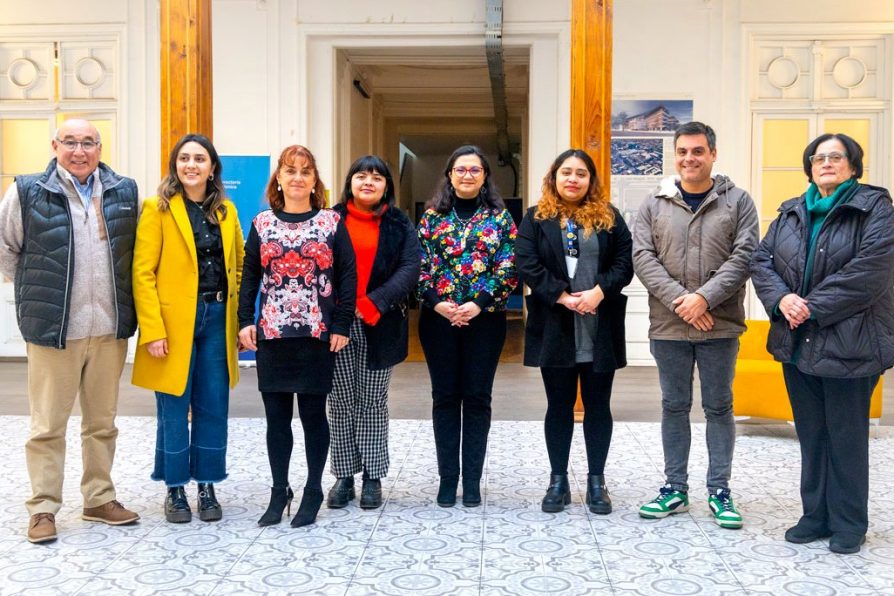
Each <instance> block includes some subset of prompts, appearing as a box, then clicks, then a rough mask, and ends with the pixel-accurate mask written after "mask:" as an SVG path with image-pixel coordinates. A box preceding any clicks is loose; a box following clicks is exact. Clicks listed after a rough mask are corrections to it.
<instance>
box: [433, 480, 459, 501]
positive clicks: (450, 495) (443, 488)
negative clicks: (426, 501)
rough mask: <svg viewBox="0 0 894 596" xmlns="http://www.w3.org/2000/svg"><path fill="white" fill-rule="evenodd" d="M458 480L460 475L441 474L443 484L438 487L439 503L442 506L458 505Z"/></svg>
mask: <svg viewBox="0 0 894 596" xmlns="http://www.w3.org/2000/svg"><path fill="white" fill-rule="evenodd" d="M458 482H459V477H458V476H441V484H440V486H439V487H438V505H440V506H441V507H453V506H454V505H456V484H457V483H458Z"/></svg>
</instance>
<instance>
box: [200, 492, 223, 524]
mask: <svg viewBox="0 0 894 596" xmlns="http://www.w3.org/2000/svg"><path fill="white" fill-rule="evenodd" d="M221 517H223V509H221V507H220V503H218V502H217V497H216V496H214V485H213V484H211V483H209V482H199V519H200V520H202V521H205V522H210V521H217V520H219V519H220V518H221Z"/></svg>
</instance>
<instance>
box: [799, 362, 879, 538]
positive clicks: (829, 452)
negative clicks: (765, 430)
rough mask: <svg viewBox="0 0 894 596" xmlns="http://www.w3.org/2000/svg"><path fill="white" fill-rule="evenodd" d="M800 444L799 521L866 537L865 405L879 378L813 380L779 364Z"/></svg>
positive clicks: (867, 523)
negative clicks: (800, 517)
mask: <svg viewBox="0 0 894 596" xmlns="http://www.w3.org/2000/svg"><path fill="white" fill-rule="evenodd" d="M782 372H783V375H784V376H785V386H786V389H788V395H789V399H790V400H791V402H792V412H793V413H794V416H795V430H796V431H797V432H798V440H799V441H800V443H801V504H802V506H803V508H804V517H803V518H802V520H801V523H802V524H804V525H805V526H807V527H808V528H813V529H815V530H817V531H825V530H829V531H831V532H853V533H856V534H865V533H866V529H867V527H868V526H869V516H868V511H867V510H868V505H869V402H870V398H871V396H872V391H873V390H874V389H875V385H876V383H878V380H879V375H872V376H869V377H859V378H855V379H838V378H830V377H817V376H814V375H808V374H805V373H803V372H801V371H799V370H798V368H797V367H796V366H794V365H792V364H783V365H782Z"/></svg>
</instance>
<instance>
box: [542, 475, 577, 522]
mask: <svg viewBox="0 0 894 596" xmlns="http://www.w3.org/2000/svg"><path fill="white" fill-rule="evenodd" d="M569 504H571V487H570V486H569V485H568V474H550V475H549V486H548V487H547V489H546V494H545V495H544V496H543V500H542V501H540V510H541V511H543V512H545V513H559V512H560V511H564V510H565V505H569Z"/></svg>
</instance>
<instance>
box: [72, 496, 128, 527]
mask: <svg viewBox="0 0 894 596" xmlns="http://www.w3.org/2000/svg"><path fill="white" fill-rule="evenodd" d="M81 519H86V520H87V521H98V522H102V523H104V524H109V525H110V526H122V525H124V524H132V523H133V522H135V521H138V520H139V519H140V514H138V513H134V512H133V511H129V510H127V509H125V508H124V505H122V504H121V503H119V502H118V501H109V502H108V503H106V504H105V505H100V506H99V507H84V512H83V513H82V514H81Z"/></svg>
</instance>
